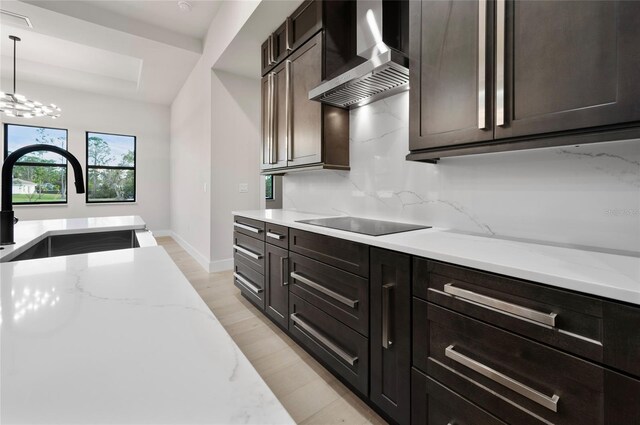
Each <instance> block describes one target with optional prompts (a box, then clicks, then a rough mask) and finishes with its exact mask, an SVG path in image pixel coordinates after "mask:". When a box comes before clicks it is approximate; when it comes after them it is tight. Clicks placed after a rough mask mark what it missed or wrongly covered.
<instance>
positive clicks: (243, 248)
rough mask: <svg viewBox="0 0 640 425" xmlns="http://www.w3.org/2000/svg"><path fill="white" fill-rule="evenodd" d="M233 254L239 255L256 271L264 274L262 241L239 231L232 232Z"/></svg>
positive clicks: (235, 256)
mask: <svg viewBox="0 0 640 425" xmlns="http://www.w3.org/2000/svg"><path fill="white" fill-rule="evenodd" d="M233 252H234V254H233V256H234V258H237V257H241V258H242V259H243V260H245V263H247V264H248V265H249V266H250V267H252V268H253V269H255V270H256V271H257V272H258V273H260V274H264V242H263V241H260V240H258V239H254V238H252V237H249V236H246V235H244V234H242V233H239V232H234V233H233Z"/></svg>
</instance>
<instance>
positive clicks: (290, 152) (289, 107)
mask: <svg viewBox="0 0 640 425" xmlns="http://www.w3.org/2000/svg"><path fill="white" fill-rule="evenodd" d="M291 66H292V65H291V61H290V60H287V61H286V62H285V64H284V67H285V79H286V84H287V94H286V96H287V99H286V113H287V122H286V127H287V161H293V87H292V81H291Z"/></svg>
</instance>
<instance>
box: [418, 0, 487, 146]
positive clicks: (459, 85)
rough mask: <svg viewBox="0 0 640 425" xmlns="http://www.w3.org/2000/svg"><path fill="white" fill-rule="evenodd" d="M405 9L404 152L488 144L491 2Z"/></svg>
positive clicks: (422, 4) (420, 5) (424, 4)
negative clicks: (407, 59)
mask: <svg viewBox="0 0 640 425" xmlns="http://www.w3.org/2000/svg"><path fill="white" fill-rule="evenodd" d="M409 7H410V8H411V11H410V16H411V18H410V19H411V21H410V30H411V31H410V37H411V38H410V50H411V54H410V56H411V59H410V64H409V67H410V72H409V78H410V83H409V84H410V87H411V89H410V94H409V96H410V99H411V100H410V102H411V103H410V105H411V106H410V114H411V118H410V131H411V137H410V144H409V147H410V150H411V151H415V150H421V149H425V148H437V147H442V146H453V145H459V144H465V143H472V142H480V141H488V140H492V139H493V116H492V114H491V105H492V100H493V95H492V94H493V90H492V88H493V67H492V66H491V63H492V54H493V53H492V49H489V48H488V47H489V46H490V45H491V44H492V42H493V31H492V30H491V29H492V27H493V13H492V12H493V3H488V2H486V1H485V2H474V1H456V0H450V1H425V2H414V1H412V2H410V6H409ZM421 40H422V43H421Z"/></svg>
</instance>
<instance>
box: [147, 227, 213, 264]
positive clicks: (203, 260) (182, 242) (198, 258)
mask: <svg viewBox="0 0 640 425" xmlns="http://www.w3.org/2000/svg"><path fill="white" fill-rule="evenodd" d="M154 235H155V236H160V235H158V234H157V233H156V232H154ZM168 236H171V237H172V238H173V239H174V240H175V241H176V242H178V245H180V246H181V247H182V249H184V250H185V251H187V252H188V253H189V255H191V256H192V257H193V258H194V259H195V260H196V261H197V262H198V264H200V266H202V268H203V269H205V271H207V272H208V273H211V268H212V264H211V262H210V261H209V260H208V259H207V257H205V256H204V255H202V254H201V253H200V252H199V251H198V250H197V249H195V248H194V247H193V246H192V245H191V244H190V243H188V242H187V241H185V240H184V239H182V238H181V237H180V236H179V235H178V234H177V233H175V232H171V231H170V232H169V235H168Z"/></svg>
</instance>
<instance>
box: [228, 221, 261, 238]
mask: <svg viewBox="0 0 640 425" xmlns="http://www.w3.org/2000/svg"><path fill="white" fill-rule="evenodd" d="M264 227H265V226H264V222H263V221H258V220H253V219H251V218H246V217H240V216H239V215H236V216H235V217H233V230H234V231H236V232H238V233H242V234H243V235H247V236H251V237H252V238H256V239H260V240H262V241H263V240H264Z"/></svg>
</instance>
